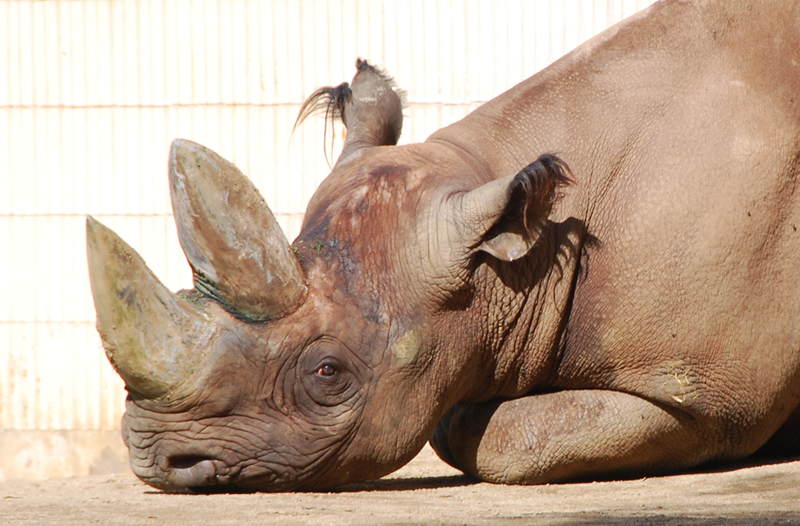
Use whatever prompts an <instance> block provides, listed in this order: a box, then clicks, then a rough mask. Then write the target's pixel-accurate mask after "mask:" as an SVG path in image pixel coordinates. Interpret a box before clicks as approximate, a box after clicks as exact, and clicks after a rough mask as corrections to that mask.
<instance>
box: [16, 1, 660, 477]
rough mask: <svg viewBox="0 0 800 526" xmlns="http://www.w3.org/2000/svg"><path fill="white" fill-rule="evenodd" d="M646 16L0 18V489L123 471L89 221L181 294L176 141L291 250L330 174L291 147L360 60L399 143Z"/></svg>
mask: <svg viewBox="0 0 800 526" xmlns="http://www.w3.org/2000/svg"><path fill="white" fill-rule="evenodd" d="M649 3H650V0H563V1H562V0H549V1H548V0H537V1H522V0H500V1H497V0H491V1H490V0H437V1H423V0H410V1H403V0H385V1H377V0H376V1H370V0H331V1H325V0H316V1H314V0H299V1H290V0H273V1H255V0H231V1H226V0H204V1H201V0H198V1H190V0H149V1H146V0H142V1H130V0H129V1H122V0H119V1H117V0H70V1H67V0H63V1H57V0H52V1H5V2H0V79H4V80H0V276H3V291H2V294H1V295H0V480H4V479H12V478H43V477H48V476H65V475H73V474H88V473H93V472H100V471H114V470H119V469H122V467H123V466H125V465H126V464H127V459H126V452H125V449H124V445H123V444H122V442H121V439H119V431H118V427H119V419H120V416H121V414H122V412H123V410H124V398H125V392H124V387H123V384H122V382H121V381H120V380H119V378H118V377H117V376H116V375H115V373H114V372H113V371H112V369H111V368H110V367H109V365H108V363H107V362H106V359H105V356H104V354H103V351H102V348H101V346H100V341H99V339H98V337H97V334H96V332H95V330H94V308H93V305H92V302H91V296H90V291H89V283H88V275H87V271H86V256H85V241H84V222H85V216H86V214H92V215H94V216H95V217H97V218H98V219H100V220H101V221H102V222H104V223H105V224H107V225H109V226H110V227H112V228H113V229H115V230H116V231H117V232H118V233H119V234H120V235H122V236H123V237H124V238H125V239H126V240H127V241H128V242H129V243H130V244H131V245H132V246H133V247H134V248H136V249H137V250H138V251H139V252H140V253H141V254H142V255H143V256H144V258H145V259H146V261H147V262H148V264H149V265H150V267H151V268H152V269H153V270H154V271H155V272H156V274H158V275H159V276H160V277H161V279H162V280H163V281H164V282H165V283H166V284H167V285H168V286H170V287H172V288H173V289H179V288H184V287H190V286H191V276H190V272H189V268H188V265H186V263H185V261H184V258H183V255H182V253H181V250H180V247H179V245H178V241H177V236H176V234H175V229H174V225H173V221H172V216H171V210H170V206H169V193H168V187H167V178H166V164H167V163H166V158H167V149H168V146H169V142H170V140H171V139H172V138H174V137H185V138H189V139H192V140H195V141H198V142H201V143H203V144H205V145H207V146H208V147H210V148H212V149H214V150H216V151H218V152H219V153H220V154H222V155H223V156H225V157H227V158H228V159H231V160H232V161H234V162H235V163H236V164H237V165H238V166H239V167H240V168H241V169H242V170H243V171H244V173H246V174H248V175H249V176H250V177H251V178H252V179H253V181H254V182H255V184H256V185H257V186H258V188H259V189H260V190H261V192H262V193H263V194H264V197H265V198H266V199H267V201H268V202H269V203H270V205H271V206H272V209H273V211H274V212H275V214H276V216H277V218H278V220H279V221H280V222H281V224H282V225H283V227H284V229H285V231H286V233H287V236H288V237H289V238H290V239H291V238H293V237H294V236H295V235H296V234H297V232H298V230H299V225H300V221H301V219H302V214H303V210H304V207H305V203H306V201H307V200H308V198H309V197H310V195H311V193H312V192H313V190H314V188H315V187H316V186H317V185H318V184H319V182H320V181H321V180H322V178H323V177H325V175H326V174H327V173H328V167H327V162H326V159H325V155H324V154H323V151H324V147H325V146H324V145H323V124H322V122H321V120H319V119H317V120H313V121H309V122H308V123H307V124H305V125H303V126H302V127H301V128H300V129H298V131H297V133H295V135H294V139H293V141H290V140H289V135H290V132H291V129H292V125H293V123H294V120H295V117H296V115H297V111H298V109H299V107H300V104H301V103H302V101H303V100H304V98H305V97H306V96H307V95H309V94H310V93H311V92H312V91H313V90H314V89H315V88H316V87H319V86H322V85H336V84H338V83H340V82H342V81H344V80H349V79H350V78H351V77H352V75H353V73H354V71H355V70H354V66H353V64H354V62H355V59H356V57H358V56H363V57H366V58H368V59H369V60H371V61H372V62H373V63H377V64H380V65H382V66H384V67H385V68H386V69H387V70H388V71H389V72H390V73H391V74H393V75H395V77H396V79H397V82H398V84H399V85H400V86H401V87H403V88H405V89H406V90H408V94H409V103H410V104H409V107H408V109H407V110H406V115H407V119H406V123H405V128H404V132H403V137H402V139H401V142H414V141H420V140H423V139H424V138H425V137H426V136H427V135H428V134H430V133H431V132H432V131H434V130H436V129H438V128H439V127H441V126H443V125H446V124H449V123H451V122H453V121H455V120H457V119H459V118H461V117H462V116H464V115H466V114H467V113H468V112H469V111H470V110H471V109H473V108H475V107H476V106H477V105H479V104H480V103H481V102H483V101H486V100H488V99H490V98H492V97H493V96H495V95H497V94H499V93H500V92H502V91H504V90H505V89H507V88H509V87H511V86H512V85H514V84H515V83H517V82H519V81H520V80H523V79H524V78H526V77H528V76H530V75H531V74H533V73H535V72H536V71H538V70H540V69H541V68H543V67H544V66H546V65H547V64H549V63H550V62H551V61H553V60H554V59H556V58H558V57H560V56H561V55H562V54H564V53H565V52H567V51H569V50H570V49H572V48H573V47H575V46H576V45H577V44H579V43H580V42H582V41H584V40H586V39H588V38H589V37H591V36H592V35H594V34H596V33H597V32H599V31H601V30H603V29H605V28H606V27H608V26H609V25H611V24H613V23H615V22H617V21H619V20H621V19H622V18H623V17H625V16H628V15H630V14H632V13H634V12H635V11H637V10H639V9H641V8H643V7H645V6H646V5H647V4H649ZM328 137H330V135H328ZM338 139H340V136H338V135H337V141H336V143H335V145H334V149H336V147H338V146H340V145H341V141H340V140H338ZM333 156H334V158H335V152H334V154H333Z"/></svg>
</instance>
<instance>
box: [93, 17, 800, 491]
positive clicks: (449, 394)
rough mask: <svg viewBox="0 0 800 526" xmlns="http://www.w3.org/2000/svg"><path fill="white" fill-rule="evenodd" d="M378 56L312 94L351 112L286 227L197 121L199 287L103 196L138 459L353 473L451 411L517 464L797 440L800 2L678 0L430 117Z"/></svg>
mask: <svg viewBox="0 0 800 526" xmlns="http://www.w3.org/2000/svg"><path fill="white" fill-rule="evenodd" d="M357 66H358V72H357V74H356V76H355V77H354V79H353V81H352V82H351V83H350V84H342V85H340V86H338V87H336V88H323V89H321V90H319V91H318V92H317V93H315V94H314V96H312V98H311V99H310V101H309V103H308V105H307V106H306V107H305V108H304V115H305V114H309V113H313V112H314V111H315V110H322V111H324V112H326V113H328V114H331V113H334V114H338V115H339V116H341V118H342V119H343V121H344V123H345V125H346V126H347V131H348V133H347V139H346V142H345V144H344V147H343V151H342V154H341V156H340V157H339V159H338V161H337V162H336V164H335V166H334V168H333V170H332V172H331V174H330V175H329V176H328V177H327V178H326V179H325V181H324V182H323V183H322V184H321V186H320V187H319V189H318V190H317V192H316V193H315V195H314V196H313V198H312V199H311V201H310V203H309V205H308V209H307V212H306V215H305V219H304V224H303V227H302V231H301V233H300V235H299V237H298V238H297V239H296V240H295V241H294V243H293V244H292V245H291V246H290V245H289V244H288V243H287V242H286V240H285V239H284V238H283V235H282V234H281V232H280V229H279V228H278V227H277V225H276V224H275V222H274V218H272V214H271V213H270V212H269V209H268V208H267V207H266V205H265V204H264V203H263V200H262V199H261V198H260V196H259V195H258V194H257V192H256V190H255V188H254V187H253V186H252V184H250V183H249V181H248V180H247V179H246V178H245V177H244V176H243V175H242V174H241V173H239V172H238V170H236V169H235V167H233V165H231V164H230V163H228V162H227V161H225V160H224V159H222V158H221V157H219V156H218V155H216V154H214V153H213V152H211V151H210V150H207V149H205V148H203V147H202V146H199V145H196V144H194V143H190V142H188V141H181V140H178V141H175V142H174V143H173V146H172V151H171V154H170V181H171V190H172V198H173V207H174V209H175V214H176V222H177V225H178V230H179V234H180V239H181V244H182V246H183V248H184V251H185V252H186V255H187V258H188V260H189V263H190V264H191V266H192V268H193V271H194V276H195V283H196V287H195V289H193V290H191V291H182V292H180V293H177V294H173V293H171V292H169V291H168V290H166V289H165V288H164V287H163V285H161V284H160V282H158V280H157V278H156V277H155V276H154V275H153V274H152V272H150V271H149V270H148V269H147V267H146V266H145V264H144V262H143V261H142V260H141V258H140V257H139V256H138V255H137V254H136V253H135V252H134V251H133V249H131V248H130V247H129V246H127V245H126V244H125V243H124V242H123V241H122V240H121V239H119V238H118V237H116V235H115V234H113V232H111V231H110V230H108V229H107V228H105V227H104V226H103V225H101V224H99V223H98V222H96V221H95V220H93V219H91V218H90V219H89V220H88V226H87V229H88V244H89V263H90V271H91V277H92V290H93V295H94V298H95V304H96V308H97V314H98V329H99V331H100V333H101V336H102V338H103V342H104V345H105V348H106V352H107V354H108V356H109V358H110V360H111V362H112V364H113V365H114V366H115V368H116V369H117V371H118V372H119V374H120V375H121V376H122V377H123V379H124V380H125V382H126V385H127V387H128V390H129V392H130V396H129V398H128V402H127V412H126V415H125V417H124V420H123V434H124V438H125V441H126V443H127V445H128V447H129V448H130V453H131V463H132V466H133V469H134V472H135V473H136V474H137V475H138V476H139V477H141V478H142V480H144V481H145V482H147V483H148V484H151V485H153V486H155V487H158V488H168V489H174V488H184V487H193V488H199V487H207V486H215V485H228V487H238V488H245V489H259V490H267V491H281V490H293V489H315V488H329V487H333V486H337V485H341V484H345V483H348V482H353V481H358V480H364V479H367V478H372V477H378V476H381V475H384V474H386V473H389V472H391V471H393V470H395V469H397V468H398V467H400V466H401V465H403V464H404V463H406V462H408V461H409V460H410V459H411V458H412V457H413V456H414V455H415V454H416V453H417V452H418V451H419V450H420V448H421V447H422V446H423V445H424V444H425V442H426V441H427V440H429V439H431V437H433V438H432V439H431V442H432V445H433V446H434V449H435V450H436V451H437V453H438V454H439V455H440V456H441V457H442V458H443V459H444V460H445V461H447V462H449V463H450V464H452V465H453V466H455V467H457V468H459V469H461V470H463V471H465V472H467V473H469V474H472V475H475V476H477V477H479V478H481V479H483V480H489V481H494V482H501V483H544V482H554V481H564V480H574V479H587V478H608V477H617V476H641V475H654V474H661V473H669V472H675V471H679V470H684V469H689V468H692V467H695V466H698V465H701V464H704V463H709V462H724V461H729V460H733V459H741V458H744V457H747V456H749V455H752V454H754V453H756V452H760V453H764V454H769V455H776V456H789V455H797V454H798V452H800V440H799V438H800V409H798V404H799V403H800V332H799V331H800V283H799V282H798V281H799V280H800V232H798V227H800V195H798V188H797V186H798V168H799V167H798V159H799V157H798V156H799V155H800V4H798V3H797V2H778V1H776V2H758V3H751V4H749V5H748V4H745V3H743V2H706V1H687V2H679V1H666V2H662V3H658V4H656V5H654V6H653V7H651V8H649V9H647V10H646V11H644V12H642V13H640V14H638V15H636V16H634V17H632V18H630V19H628V20H626V21H623V22H622V23H621V24H618V25H617V26H615V27H613V28H611V29H609V30H607V31H606V32H604V33H602V34H600V35H598V36H597V37H595V38H593V39H592V40H590V41H588V42H587V43H585V44H583V45H582V46H580V47H579V48H577V49H576V50H575V51H573V52H572V53H570V54H569V55H567V56H566V57H564V58H563V59H561V60H559V61H558V62H556V63H554V64H553V65H551V66H550V67H549V68H547V69H545V70H544V71H542V72H540V73H539V74H537V75H535V76H534V77H532V78H530V79H528V80H526V81H525V82H523V83H521V84H519V85H518V86H516V87H514V88H512V89H511V90H509V91H507V92H506V93H504V94H502V95H500V96H499V97H497V98H496V99H494V100H492V101H490V102H488V103H487V104H485V105H484V106H482V107H481V108H479V109H478V110H476V111H475V112H473V113H472V114H470V115H469V116H467V117H466V118H465V119H463V120H462V121H460V122H457V123H455V124H453V125H451V126H449V127H446V128H444V129H442V130H439V131H438V132H436V133H434V134H433V135H432V136H431V137H430V138H429V139H428V140H426V141H425V142H424V143H421V144H411V145H406V146H395V143H396V141H397V137H398V136H399V130H400V123H401V122H402V109H401V101H400V97H398V94H397V91H396V90H395V89H394V86H393V84H392V83H391V82H390V80H389V79H388V78H387V77H386V76H385V75H384V74H382V73H381V72H379V71H378V70H376V69H375V68H373V67H371V66H369V65H368V64H366V63H365V62H363V61H359V62H358V64H357ZM276 176H278V177H284V176H285V177H288V176H289V175H288V174H276Z"/></svg>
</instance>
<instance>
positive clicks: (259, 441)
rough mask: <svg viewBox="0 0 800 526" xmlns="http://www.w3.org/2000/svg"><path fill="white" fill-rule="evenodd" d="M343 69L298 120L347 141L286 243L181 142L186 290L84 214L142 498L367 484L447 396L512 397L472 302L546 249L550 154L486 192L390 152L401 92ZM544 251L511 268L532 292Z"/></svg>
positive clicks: (220, 163) (225, 166) (175, 156)
mask: <svg viewBox="0 0 800 526" xmlns="http://www.w3.org/2000/svg"><path fill="white" fill-rule="evenodd" d="M357 66H358V72H357V74H356V76H355V77H354V79H353V81H352V83H351V84H343V85H341V86H339V87H338V88H326V89H323V90H320V91H318V92H317V93H316V94H315V95H314V96H313V97H312V98H311V99H310V102H309V103H308V104H307V105H306V106H305V107H304V114H307V113H310V112H312V111H313V110H315V109H317V108H322V109H323V110H325V111H329V112H335V113H338V114H339V115H340V116H341V117H342V119H343V121H344V123H345V125H346V126H347V131H348V135H347V139H346V141H345V144H344V146H343V151H342V154H341V155H340V157H339V159H338V161H337V163H336V165H335V166H334V168H333V170H332V173H331V174H330V176H329V177H328V178H327V179H326V180H325V181H324V182H323V184H322V185H321V186H320V188H319V189H318V190H317V192H316V193H315V195H314V197H313V198H312V200H311V202H310V203H309V205H308V209H307V212H306V215H305V219H304V223H303V227H302V231H301V233H300V235H299V237H298V238H297V240H296V241H295V242H294V243H293V244H292V245H289V243H288V242H287V240H286V238H285V237H284V235H283V233H282V232H281V230H280V227H279V226H278V224H277V222H276V221H275V219H274V217H273V215H272V213H271V212H270V210H269V208H268V207H267V205H266V203H265V202H264V200H263V198H262V197H261V196H260V195H259V194H258V192H257V190H256V189H255V187H254V186H253V185H252V183H251V182H250V181H249V180H248V179H247V178H246V177H245V176H244V175H243V174H242V173H241V172H240V171H239V170H238V169H237V168H236V167H235V166H234V165H233V164H231V163H229V162H228V161H226V160H224V159H223V158H222V157H220V156H219V155H217V154H216V153H214V152H212V151H210V150H208V149H207V148H204V147H202V146H200V145H198V144H195V143H192V142H189V141H186V140H176V141H174V142H173V144H172V147H171V151H170V157H169V177H170V189H171V195H172V205H173V209H174V212H175V220H176V224H177V228H178V233H179V238H180V242H181V245H182V247H183V250H184V252H185V254H186V257H187V259H188V261H189V264H190V265H191V267H192V270H193V275H194V284H195V287H194V288H193V289H192V290H188V291H181V292H178V293H173V292H171V291H169V290H167V288H166V287H165V286H164V285H162V284H161V283H160V282H159V280H158V279H157V278H156V276H155V275H154V274H153V273H152V272H151V271H150V270H149V269H148V268H147V266H146V265H145V263H144V261H143V260H142V258H141V257H140V256H139V255H138V254H137V253H136V252H135V251H134V250H133V249H132V248H131V247H130V246H129V245H127V244H126V243H125V242H124V241H123V240H122V239H120V238H119V237H117V236H116V234H114V233H113V232H112V231H111V230H110V229H108V228H107V227H105V226H103V225H102V224H101V223H99V222H98V221H96V220H94V219H92V218H91V217H90V218H88V220H87V239H88V259H89V269H90V275H91V285H92V293H93V297H94V302H95V307H96V310H97V327H98V331H99V333H100V335H101V338H102V341H103V345H104V347H105V350H106V353H107V355H108V358H109V359H110V361H111V363H112V365H113V366H114V368H115V369H116V371H117V372H118V373H119V374H120V376H121V377H122V378H123V380H124V381H125V384H126V386H127V390H128V392H129V396H128V400H127V406H126V413H125V416H124V418H123V436H124V439H125V442H126V444H127V445H128V447H129V449H130V458H131V465H132V468H133V470H134V472H135V473H136V475H137V476H139V477H140V478H141V479H142V480H143V481H145V482H146V483H148V484H150V485H152V486H154V487H157V488H163V489H178V488H200V487H207V486H214V485H229V486H228V487H238V488H244V489H258V490H266V491H286V490H293V489H317V488H329V487H333V486H337V485H341V484H345V483H348V482H353V481H358V480H366V479H369V478H374V477H378V476H382V475H384V474H387V473H389V472H391V471H393V470H395V469H397V468H398V467H400V466H401V465H403V464H404V463H406V462H407V461H409V460H410V459H411V458H412V457H413V456H414V455H415V454H416V453H417V452H418V451H419V450H420V449H421V448H422V446H423V445H424V443H425V442H426V440H427V439H428V438H429V437H430V436H431V434H432V432H433V430H434V428H435V426H436V424H437V422H438V421H439V419H440V418H441V417H442V415H443V414H444V413H445V411H446V410H447V409H448V408H449V407H451V406H452V405H453V404H455V403H456V402H458V401H459V400H465V399H468V400H480V399H486V398H487V397H492V396H496V395H508V394H513V393H511V392H509V391H508V389H507V387H503V388H502V389H501V388H500V387H492V386H491V384H490V383H481V382H480V380H481V378H482V377H481V376H480V375H481V374H485V375H491V374H492V373H491V371H490V368H488V367H485V368H484V369H485V372H481V367H480V366H482V365H486V364H485V363H477V362H475V361H474V360H475V359H477V358H475V357H477V356H479V355H480V356H483V355H482V354H480V353H481V350H482V349H485V348H488V347H491V345H489V344H490V342H491V341H492V338H493V336H492V334H493V332H492V331H493V330H502V329H503V327H502V325H503V323H500V322H497V323H487V322H486V320H487V319H488V318H491V317H492V316H496V315H497V313H495V312H494V311H492V308H493V307H492V306H491V305H490V303H491V302H489V303H486V302H481V301H482V300H480V298H479V296H481V291H482V290H483V289H482V287H490V286H492V287H493V286H494V284H493V283H490V282H491V280H492V279H494V278H496V277H497V273H498V270H497V268H496V264H504V263H506V262H511V261H514V260H516V259H519V258H521V257H523V256H525V255H526V254H528V252H529V251H530V250H531V248H532V247H533V246H534V245H535V244H536V243H537V240H538V239H539V238H540V237H542V236H543V235H544V234H543V232H545V230H546V219H547V216H548V214H549V212H550V206H551V205H552V203H553V201H554V198H555V195H556V194H557V188H558V186H559V185H561V184H563V183H564V182H565V181H566V176H565V173H566V172H565V171H566V168H565V167H564V166H563V165H561V164H559V162H558V160H557V159H555V158H548V159H545V160H540V161H539V164H538V165H535V166H534V165H532V167H529V169H528V170H527V171H525V170H523V171H522V172H520V174H516V175H512V176H508V177H504V178H500V179H497V180H493V177H492V174H490V173H488V172H487V170H486V169H485V168H484V167H482V166H481V163H480V162H479V161H477V160H475V159H473V158H471V157H470V156H469V155H464V152H461V151H458V150H457V149H455V148H450V147H447V145H442V144H420V145H410V146H403V147H400V146H395V143H396V141H397V139H398V137H399V133H400V126H401V123H402V105H401V100H400V97H399V96H398V94H397V91H396V90H395V89H393V85H392V84H391V82H390V80H389V79H388V78H387V77H386V76H385V75H383V74H382V73H381V72H379V71H377V70H376V69H375V68H373V67H371V66H369V65H368V64H366V62H363V61H359V62H358V64H357ZM543 250H544V252H543V254H544V255H542V256H541V257H538V258H534V259H533V260H532V261H530V262H528V263H527V264H528V265H529V266H531V268H532V269H533V272H532V273H531V276H532V279H534V280H536V279H541V275H542V272H543V271H542V270H541V269H544V268H545V267H546V266H547V265H548V264H549V263H548V262H547V261H545V260H548V257H549V256H547V254H550V252H552V251H550V250H549V249H548V248H546V247H545V249H543ZM540 260H541V261H540ZM487 262H488V263H489V265H488V267H487V265H486V264H483V263H487ZM498 262H499V263H498ZM478 268H482V269H483V270H481V271H479V270H478ZM536 269H540V270H536ZM537 272H538V274H537ZM537 275H538V276H539V278H537V277H536V276H537ZM508 286H510V287H512V288H515V287H516V288H520V287H522V285H520V284H519V283H517V284H509V285H508ZM517 294H518V295H519V294H521V293H520V292H519V291H517ZM512 304H513V302H512ZM506 307H508V305H506ZM498 312H499V311H498ZM487 317H488V318H487ZM498 319H499V318H498ZM507 383H508V382H506V384H507ZM504 385H505V384H504ZM525 388H526V387H525V386H518V387H517V388H516V389H517V390H519V389H525ZM503 389H506V390H505V391H503Z"/></svg>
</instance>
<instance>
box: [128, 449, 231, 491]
mask: <svg viewBox="0 0 800 526" xmlns="http://www.w3.org/2000/svg"><path fill="white" fill-rule="evenodd" d="M132 467H133V471H134V473H135V474H136V475H137V476H138V477H139V478H140V479H142V481H143V482H145V483H147V484H149V485H151V486H153V487H155V488H158V489H161V490H165V491H176V490H183V489H192V490H194V489H195V488H208V487H210V486H226V485H228V484H231V482H233V480H234V479H235V478H236V474H237V473H236V471H238V470H235V469H231V468H230V467H229V466H228V465H227V464H225V462H224V461H222V460H220V459H217V458H213V457H209V456H203V455H192V454H176V455H171V456H163V457H161V458H159V459H158V460H157V461H156V465H155V466H149V467H147V466H143V465H138V463H136V462H132ZM201 491H207V490H201Z"/></svg>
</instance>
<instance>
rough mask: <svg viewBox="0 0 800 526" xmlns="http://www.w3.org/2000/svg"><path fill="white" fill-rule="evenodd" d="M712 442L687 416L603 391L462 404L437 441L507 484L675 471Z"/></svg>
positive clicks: (471, 468)
mask: <svg viewBox="0 0 800 526" xmlns="http://www.w3.org/2000/svg"><path fill="white" fill-rule="evenodd" d="M712 442H713V441H707V440H703V437H702V435H701V433H700V432H699V426H698V425H697V423H696V422H695V420H694V419H693V418H692V417H691V416H689V415H687V414H685V413H682V412H679V411H677V410H675V409H672V408H665V407H661V406H658V405H655V404H653V403H652V402H649V401H647V400H644V399H642V398H639V397H636V396H633V395H630V394H625V393H620V392H616V391H601V390H596V391H594V390H593V391H561V392H557V393H550V394H543V395H535V396H529V397H524V398H518V399H514V400H506V401H502V402H500V401H492V402H487V403H483V404H478V405H468V404H459V405H457V406H456V407H454V408H453V409H451V410H450V411H449V412H448V413H447V414H446V415H445V417H444V418H443V419H442V420H441V422H440V423H439V425H438V427H437V429H436V431H435V433H434V436H433V438H432V439H431V445H432V446H433V448H434V450H436V452H437V454H438V455H439V456H440V457H441V458H442V459H443V460H444V461H445V462H447V463H448V464H450V465H452V466H453V467H456V468H458V469H460V470H462V471H464V472H465V473H468V474H470V475H473V476H476V477H478V478H480V479H483V480H486V481H489V482H497V483H505V484H540V483H548V482H557V481H564V480H575V479H586V478H607V477H614V476H633V475H645V474H656V473H665V472H670V471H676V470H679V469H685V468H688V467H692V466H695V465H697V464H699V463H701V462H703V461H706V460H708V459H709V458H710V457H711V455H713V452H712V451H709V450H708V447H709V445H710V443H712Z"/></svg>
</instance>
